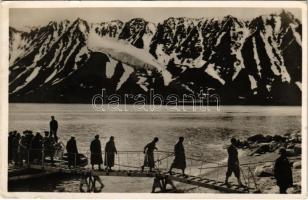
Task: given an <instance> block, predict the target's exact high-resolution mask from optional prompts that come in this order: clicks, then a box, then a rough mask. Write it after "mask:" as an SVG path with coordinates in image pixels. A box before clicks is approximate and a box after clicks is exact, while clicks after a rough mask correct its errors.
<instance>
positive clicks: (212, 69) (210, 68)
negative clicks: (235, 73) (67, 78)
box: [205, 63, 226, 85]
mask: <svg viewBox="0 0 308 200" xmlns="http://www.w3.org/2000/svg"><path fill="white" fill-rule="evenodd" d="M205 72H206V73H208V75H210V76H212V77H213V78H215V79H217V80H218V81H219V82H220V83H221V84H223V85H224V84H225V83H226V82H225V80H223V79H222V78H220V76H219V74H218V72H217V71H216V70H215V65H214V64H212V63H210V64H209V65H208V66H207V68H206V69H205Z"/></svg>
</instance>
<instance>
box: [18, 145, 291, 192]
mask: <svg viewBox="0 0 308 200" xmlns="http://www.w3.org/2000/svg"><path fill="white" fill-rule="evenodd" d="M104 154H105V152H104V151H103V152H102V153H101V156H102V157H103V156H104ZM83 155H85V158H84V159H85V160H87V162H85V163H83V166H82V167H89V162H88V161H89V160H90V157H91V156H90V155H91V152H90V151H86V153H85V154H83ZM78 156H80V153H79V155H77V154H76V153H73V155H72V154H70V153H64V151H63V150H58V149H56V150H45V149H35V148H32V149H29V150H28V151H27V152H24V153H23V156H22V159H23V160H25V163H26V164H28V165H30V164H33V163H35V164H38V165H41V166H42V168H44V166H47V165H53V166H54V167H58V168H63V167H65V166H67V165H68V163H69V162H70V161H72V160H70V159H71V158H72V157H73V158H74V160H73V162H72V163H71V166H72V167H75V168H76V167H80V158H79V157H78ZM173 156H174V153H173V152H170V151H155V158H156V159H155V161H154V162H155V165H156V167H157V169H158V170H166V169H169V167H170V164H171V163H172V160H170V159H173ZM143 159H144V152H143V151H138V150H129V151H118V152H117V154H116V156H115V159H114V161H115V162H114V166H116V167H118V169H119V170H120V169H125V170H126V169H140V168H141V166H142V165H143ZM289 160H290V161H293V160H296V158H290V159H289ZM186 161H187V164H188V165H187V168H186V173H187V172H188V174H190V175H193V174H195V175H196V174H197V173H198V176H200V177H202V176H204V175H206V173H205V171H204V170H212V169H221V168H227V167H228V165H227V164H226V162H224V163H222V162H213V161H208V160H205V159H200V158H199V157H198V158H194V157H186ZM273 162H275V160H266V161H261V162H248V163H242V164H240V170H241V174H242V178H243V181H244V183H245V185H246V186H247V187H248V188H249V186H250V185H251V184H252V185H254V186H255V188H258V185H257V181H256V178H255V175H254V173H253V172H252V170H253V169H254V168H255V167H256V166H257V165H260V164H265V163H273ZM102 164H103V163H102ZM213 165H214V166H213ZM244 169H245V170H244ZM246 172H247V173H246ZM220 175H221V170H216V180H219V179H220V178H221V177H223V176H220ZM211 176H212V177H213V178H214V177H215V175H211Z"/></svg>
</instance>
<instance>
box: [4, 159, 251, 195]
mask: <svg viewBox="0 0 308 200" xmlns="http://www.w3.org/2000/svg"><path fill="white" fill-rule="evenodd" d="M27 167H28V168H29V169H35V170H41V174H43V173H45V174H46V175H47V174H53V173H64V174H71V175H80V176H81V175H82V174H83V173H84V171H85V170H87V169H85V168H71V169H70V168H68V167H66V166H63V167H60V168H59V167H58V166H48V165H46V166H44V167H42V166H41V165H29V166H27ZM92 173H93V174H95V175H98V176H122V177H156V176H168V178H169V179H170V180H172V181H177V182H181V183H185V184H190V185H194V186H198V187H204V188H209V189H213V190H217V191H219V192H224V193H254V192H256V189H255V188H248V187H246V186H238V185H236V184H230V185H225V184H224V182H221V181H216V180H211V179H207V178H203V177H198V176H192V175H185V176H184V175H182V174H180V173H173V174H172V175H170V174H169V173H168V172H166V171H159V170H155V171H153V172H149V171H141V170H112V171H104V170H93V172H92ZM24 176H26V177H29V176H31V175H18V174H17V175H13V174H11V176H10V172H9V181H15V180H19V179H23V178H24Z"/></svg>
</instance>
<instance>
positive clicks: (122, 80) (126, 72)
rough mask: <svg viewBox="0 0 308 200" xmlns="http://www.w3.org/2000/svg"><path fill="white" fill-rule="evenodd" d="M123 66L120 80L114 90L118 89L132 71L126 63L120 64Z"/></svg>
mask: <svg viewBox="0 0 308 200" xmlns="http://www.w3.org/2000/svg"><path fill="white" fill-rule="evenodd" d="M122 66H123V68H124V73H123V75H122V76H121V78H120V81H119V82H118V84H117V88H116V90H119V89H120V88H121V86H122V85H123V83H124V82H125V81H126V80H127V79H128V78H129V76H130V75H131V74H132V73H133V72H134V69H133V68H132V67H130V66H128V65H126V64H122Z"/></svg>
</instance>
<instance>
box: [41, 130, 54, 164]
mask: <svg viewBox="0 0 308 200" xmlns="http://www.w3.org/2000/svg"><path fill="white" fill-rule="evenodd" d="M54 145H55V140H54V138H52V137H51V134H50V133H49V132H48V131H45V137H44V138H43V148H44V158H45V157H50V160H51V163H52V164H53V163H54V161H53V157H54V154H55V147H54Z"/></svg>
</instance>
